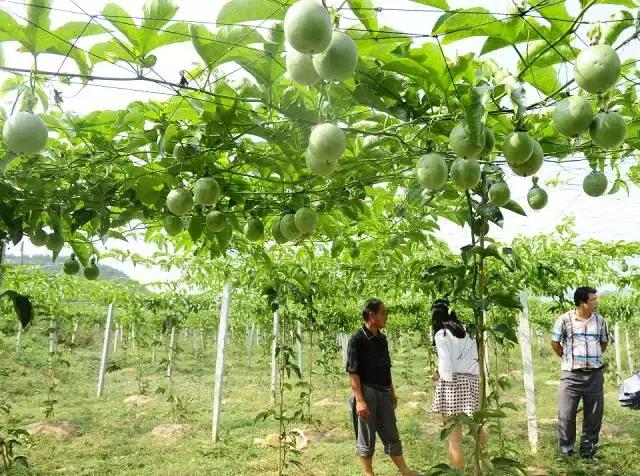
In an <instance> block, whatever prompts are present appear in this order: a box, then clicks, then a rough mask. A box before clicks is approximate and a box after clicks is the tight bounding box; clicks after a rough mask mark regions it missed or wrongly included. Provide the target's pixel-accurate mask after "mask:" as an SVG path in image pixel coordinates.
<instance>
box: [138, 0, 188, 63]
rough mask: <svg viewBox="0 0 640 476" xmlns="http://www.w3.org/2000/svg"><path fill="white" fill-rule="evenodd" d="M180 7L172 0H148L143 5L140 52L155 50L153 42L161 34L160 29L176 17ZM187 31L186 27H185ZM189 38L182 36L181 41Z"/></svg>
mask: <svg viewBox="0 0 640 476" xmlns="http://www.w3.org/2000/svg"><path fill="white" fill-rule="evenodd" d="M177 11H178V7H177V6H175V5H174V4H173V2H172V1H171V0H148V1H147V2H146V3H145V4H144V7H143V12H144V17H145V18H144V20H142V28H140V33H139V37H140V54H141V55H142V56H146V55H147V54H148V53H149V52H150V51H152V50H153V48H152V47H151V43H152V42H153V40H154V39H157V37H158V36H159V34H160V30H161V29H162V28H164V26H166V24H167V23H169V21H171V19H172V18H173V17H174V15H175V14H176V12H177ZM185 31H186V28H185ZM186 39H187V38H185V37H182V38H181V40H180V41H185V40H186Z"/></svg>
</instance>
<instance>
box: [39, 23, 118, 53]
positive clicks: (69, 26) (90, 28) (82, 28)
mask: <svg viewBox="0 0 640 476" xmlns="http://www.w3.org/2000/svg"><path fill="white" fill-rule="evenodd" d="M107 32H108V30H106V29H105V28H104V27H103V26H100V25H98V24H97V23H94V22H91V23H89V22H85V21H70V22H68V23H65V24H64V25H62V26H61V27H59V28H56V29H55V30H53V34H54V35H55V36H57V37H58V38H60V39H62V40H66V41H68V42H70V43H73V42H74V41H75V40H76V39H77V38H78V37H79V36H80V35H81V34H82V38H84V37H85V36H93V35H100V34H103V33H107ZM55 36H52V37H51V40H50V43H51V44H52V45H53V44H56V42H61V41H60V40H59V39H58V38H55ZM61 43H63V44H66V45H67V49H68V48H70V47H71V45H69V44H67V43H64V42H61Z"/></svg>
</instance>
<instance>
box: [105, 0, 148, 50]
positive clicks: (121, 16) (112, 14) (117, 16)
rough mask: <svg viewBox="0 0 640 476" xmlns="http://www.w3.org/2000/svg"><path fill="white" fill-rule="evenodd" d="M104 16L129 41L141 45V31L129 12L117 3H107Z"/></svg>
mask: <svg viewBox="0 0 640 476" xmlns="http://www.w3.org/2000/svg"><path fill="white" fill-rule="evenodd" d="M102 16H104V17H105V18H106V19H107V21H109V22H110V23H111V24H112V25H113V26H114V27H115V28H116V29H117V30H118V31H119V32H120V33H122V34H123V35H124V36H125V37H126V38H127V40H129V43H131V44H132V45H134V46H137V47H140V32H139V31H138V27H137V26H136V24H135V22H134V21H133V18H131V17H130V16H129V12H127V11H126V10H125V9H124V8H122V7H121V6H119V5H116V4H115V3H107V4H106V5H105V7H104V8H103V9H102Z"/></svg>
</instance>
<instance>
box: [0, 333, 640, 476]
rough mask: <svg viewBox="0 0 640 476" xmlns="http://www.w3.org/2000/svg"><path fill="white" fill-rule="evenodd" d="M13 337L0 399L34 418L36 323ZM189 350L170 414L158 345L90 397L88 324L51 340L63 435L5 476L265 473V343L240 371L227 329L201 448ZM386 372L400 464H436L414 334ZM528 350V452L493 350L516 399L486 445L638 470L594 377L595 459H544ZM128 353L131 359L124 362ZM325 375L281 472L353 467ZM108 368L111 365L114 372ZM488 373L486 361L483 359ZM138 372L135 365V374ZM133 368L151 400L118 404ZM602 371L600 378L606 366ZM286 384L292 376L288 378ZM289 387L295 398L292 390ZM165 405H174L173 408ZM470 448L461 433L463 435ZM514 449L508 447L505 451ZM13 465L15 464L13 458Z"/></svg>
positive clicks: (550, 366)
mask: <svg viewBox="0 0 640 476" xmlns="http://www.w3.org/2000/svg"><path fill="white" fill-rule="evenodd" d="M13 339H14V337H13V336H8V335H5V336H3V337H2V340H1V341H0V344H1V345H2V347H1V349H2V353H1V354H0V357H1V359H0V362H1V364H0V368H1V369H2V371H3V375H2V376H1V377H0V396H2V399H5V400H7V401H8V402H10V403H11V405H12V406H13V408H12V413H11V415H12V418H13V419H14V420H13V423H14V426H22V427H26V426H27V425H29V424H31V423H34V422H38V421H43V408H44V404H43V402H44V401H45V400H46V396H47V393H46V392H47V390H46V389H47V384H46V383H45V379H44V376H45V374H46V370H47V354H46V339H45V336H44V328H43V327H42V324H41V327H40V328H38V327H36V328H33V329H31V330H30V332H29V333H28V334H27V336H26V337H25V340H24V347H23V350H22V351H21V353H20V354H19V355H16V354H15V352H14V351H13V345H14V344H13V343H14V340H13ZM207 340H209V341H211V342H210V343H209V344H208V346H207V347H206V348H205V349H201V351H200V352H199V355H198V357H197V358H196V357H194V352H193V347H192V342H193V341H192V339H191V338H183V339H182V340H179V342H178V345H179V347H180V348H181V352H179V353H178V356H177V360H176V363H175V373H174V379H173V395H175V396H176V397H179V399H180V402H181V404H180V405H178V408H177V412H174V413H173V414H172V411H171V409H172V405H171V404H170V403H169V402H167V401H166V394H165V395H164V396H163V395H161V394H155V389H156V388H158V387H164V386H166V378H165V376H164V373H165V368H164V366H163V365H162V363H161V359H162V358H163V356H164V355H166V354H163V353H164V348H158V350H157V359H156V363H155V364H153V363H151V351H150V350H149V349H148V348H143V349H142V350H139V352H138V353H137V354H134V353H133V352H132V351H131V349H128V350H127V349H126V347H122V348H120V349H119V350H118V352H117V353H116V355H115V357H113V358H112V364H114V365H113V367H114V370H112V371H111V372H109V373H108V374H107V383H106V395H105V397H104V398H103V399H102V400H100V401H99V400H97V399H96V382H97V369H98V364H99V356H100V351H99V349H100V345H101V344H100V343H98V342H97V341H96V338H95V334H94V331H93V329H84V332H83V329H82V328H81V332H80V334H79V337H78V345H77V346H76V347H74V348H72V349H70V348H69V347H68V346H64V345H62V344H61V346H60V349H63V350H62V357H63V358H64V359H66V360H67V361H68V362H69V363H70V367H69V368H66V367H65V366H59V368H58V370H57V378H58V379H59V383H58V386H57V388H56V396H55V398H56V399H57V404H55V406H54V411H55V414H54V418H53V421H67V422H69V423H71V425H72V426H73V428H74V430H75V434H74V435H73V436H71V437H68V438H57V437H44V436H35V437H34V438H33V444H32V446H30V447H28V448H21V449H19V451H18V453H21V454H24V455H26V457H27V458H28V461H29V465H30V470H29V471H22V470H21V471H18V470H17V469H16V470H13V471H12V473H11V474H39V475H45V474H46V475H49V474H69V475H91V474H100V475H102V474H114V475H115V474H131V475H147V474H153V475H183V474H184V475H191V474H194V475H195V474H202V475H205V474H207V475H208V474H211V475H250V474H261V475H269V474H277V459H278V451H277V449H275V448H271V447H267V448H262V447H259V446H258V445H257V444H256V442H255V441H254V440H255V439H256V438H261V439H264V438H265V437H267V435H268V434H270V433H277V425H276V424H275V422H274V421H273V420H272V419H267V420H266V422H259V423H256V424H254V418H255V416H256V415H257V414H258V413H259V412H261V411H265V410H267V409H269V407H270V403H269V402H270V398H269V384H270V369H269V362H270V357H269V350H268V348H269V344H268V343H267V342H263V343H262V345H261V346H260V347H259V348H254V358H253V364H252V366H251V368H249V367H248V362H247V354H246V348H245V343H244V335H235V336H233V335H232V336H231V338H230V340H229V346H228V347H227V348H228V349H229V353H228V356H227V365H226V371H225V381H224V405H223V410H222V421H221V441H220V442H219V443H218V444H212V443H211V441H210V435H211V404H212V391H213V390H212V389H213V373H214V367H215V347H214V343H213V339H212V338H208V339H207ZM391 343H392V357H393V360H394V367H393V372H394V379H395V382H396V386H397V391H398V396H399V399H400V402H399V409H398V418H399V427H400V431H401V436H402V439H403V444H404V447H405V454H406V456H407V459H408V461H409V462H410V464H411V465H412V466H414V467H416V468H418V469H421V470H423V471H426V470H428V469H429V468H430V467H432V466H434V465H436V464H438V463H443V462H445V461H446V447H445V444H444V442H442V441H440V439H439V433H440V430H441V429H442V427H441V422H440V418H439V417H438V416H437V415H434V414H432V413H431V412H430V404H431V398H432V391H433V387H432V384H431V382H430V380H428V378H427V376H428V369H427V368H426V362H427V349H425V348H424V347H423V346H421V345H419V343H418V340H417V338H416V339H410V338H405V339H404V341H403V347H402V349H401V348H400V345H399V340H397V339H395V340H394V339H391ZM538 345H539V344H537V345H536V347H534V357H535V359H536V392H537V405H538V417H539V436H540V443H539V453H538V455H537V456H531V455H530V454H529V452H528V443H527V429H526V423H525V417H524V415H525V409H524V399H523V389H522V378H521V374H520V369H521V363H520V360H519V354H518V349H517V348H516V349H514V350H513V351H512V352H511V353H510V354H509V355H504V356H500V358H499V362H500V368H499V369H497V372H498V373H500V374H508V375H509V376H510V382H511V389H510V390H509V391H508V392H507V394H506V395H504V396H503V397H502V398H503V399H504V400H509V401H512V402H514V403H515V404H516V405H517V408H518V410H517V411H510V412H509V415H508V417H507V418H506V419H504V420H503V421H502V425H503V428H504V433H503V435H502V436H499V435H493V436H492V437H491V440H490V443H489V447H488V448H489V451H490V453H491V454H492V455H496V456H497V455H498V454H500V452H501V451H502V450H505V451H507V452H508V454H510V455H514V454H517V459H519V461H521V462H522V463H523V464H524V465H525V466H526V467H527V472H528V474H534V475H542V474H550V475H564V474H574V475H579V474H584V475H591V474H598V475H601V474H612V475H633V474H640V458H638V457H637V453H636V452H637V447H638V446H637V444H638V438H640V425H638V416H640V415H639V414H638V413H633V412H632V411H629V410H625V409H622V408H620V407H619V406H618V404H617V399H616V390H615V385H614V383H613V382H612V380H611V378H608V379H607V384H606V405H607V406H606V411H605V413H606V416H605V423H604V427H603V430H602V447H601V451H600V456H601V457H602V458H601V459H599V460H597V461H595V462H584V461H581V460H580V459H579V458H576V459H574V460H571V461H569V462H559V461H557V460H556V456H555V441H554V432H555V424H554V413H555V394H556V389H557V379H558V375H559V363H558V362H557V361H556V359H555V358H552V356H551V351H550V350H549V349H546V348H541V347H538ZM136 361H138V362H139V365H138V367H136ZM331 365H332V366H334V368H335V371H334V372H329V373H327V371H325V370H324V368H325V367H322V366H316V367H315V368H316V373H315V374H314V381H315V389H314V394H313V398H312V400H313V402H314V404H313V406H312V411H313V417H314V418H318V419H320V421H321V423H320V424H319V425H316V426H314V427H312V428H307V427H305V426H304V425H302V424H296V425H293V427H295V428H300V429H302V430H303V431H304V432H305V434H306V435H307V436H308V438H309V441H310V443H309V446H308V448H306V449H304V450H302V454H301V457H300V460H301V463H302V466H301V468H299V469H296V468H295V467H291V468H289V469H288V470H287V473H288V474H299V475H305V476H312V475H316V476H320V475H327V476H338V475H345V476H346V475H357V474H360V473H359V469H360V468H359V463H358V461H357V460H356V458H355V457H354V455H353V446H354V442H353V437H352V433H351V428H350V422H349V418H348V413H347V407H346V401H347V398H348V395H349V389H348V383H347V379H346V377H345V375H344V374H343V373H342V362H341V356H340V355H339V353H336V355H335V361H334V362H331ZM116 367H117V369H115V368H116ZM491 367H492V372H493V371H496V368H495V357H492V360H491ZM137 369H138V370H137ZM138 371H140V374H139V375H140V376H141V379H140V380H141V381H144V382H145V384H146V386H147V389H148V390H147V393H148V394H149V395H150V396H151V397H152V398H153V400H152V401H151V402H150V403H148V404H146V405H142V406H131V405H127V404H125V403H123V401H124V399H125V398H127V397H128V396H130V395H134V394H137V393H139V385H138V380H139V379H138V377H137V375H138ZM608 375H609V376H611V374H610V373H609V374H608ZM292 383H295V381H292ZM292 393H295V394H297V392H296V391H295V390H294V391H293V392H292ZM174 407H175V406H174ZM174 421H177V422H179V423H183V424H185V425H186V426H185V427H184V435H183V436H182V437H175V438H159V437H156V436H153V435H152V434H151V432H152V430H153V429H154V427H156V426H157V425H161V424H170V423H173V422H174ZM467 443H468V446H470V443H471V440H468V441H467ZM514 452H515V453H514ZM374 464H375V468H376V470H377V473H376V474H379V475H391V474H397V473H396V472H395V471H394V467H393V466H392V465H391V464H390V461H388V460H387V459H386V457H385V456H384V455H383V454H382V452H381V451H378V452H377V453H376V456H375V459H374ZM16 468H18V467H17V466H16Z"/></svg>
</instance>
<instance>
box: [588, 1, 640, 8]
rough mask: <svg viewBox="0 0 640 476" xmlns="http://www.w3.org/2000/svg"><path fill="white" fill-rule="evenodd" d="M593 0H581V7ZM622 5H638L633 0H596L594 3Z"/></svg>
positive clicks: (635, 6)
mask: <svg viewBox="0 0 640 476" xmlns="http://www.w3.org/2000/svg"><path fill="white" fill-rule="evenodd" d="M590 1H591V0H580V8H584V6H585V5H586V4H587V3H589V2H590ZM598 4H600V5H622V6H623V7H629V8H637V7H638V5H636V3H635V2H634V1H633V0H596V1H595V2H594V5H598Z"/></svg>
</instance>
